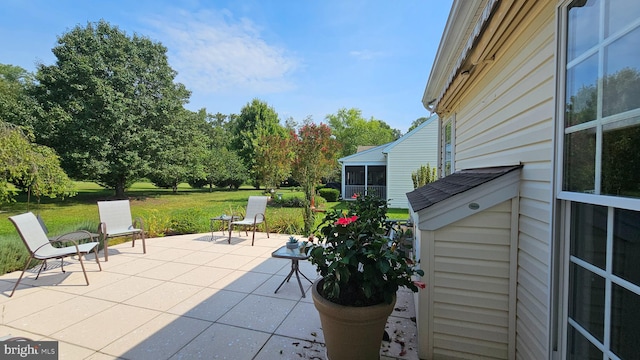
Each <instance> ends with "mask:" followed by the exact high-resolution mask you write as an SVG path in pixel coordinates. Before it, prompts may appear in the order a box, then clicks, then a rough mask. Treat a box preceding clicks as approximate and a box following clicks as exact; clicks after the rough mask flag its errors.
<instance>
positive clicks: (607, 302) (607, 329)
mask: <svg viewBox="0 0 640 360" xmlns="http://www.w3.org/2000/svg"><path fill="white" fill-rule="evenodd" d="M613 214H614V208H613V207H608V208H607V250H606V252H607V253H606V265H605V267H606V271H605V273H606V277H605V287H604V339H603V340H604V344H603V345H604V348H605V349H606V351H605V353H610V352H611V351H610V350H611V301H612V296H611V294H612V285H611V274H612V273H613V220H614V219H613Z"/></svg>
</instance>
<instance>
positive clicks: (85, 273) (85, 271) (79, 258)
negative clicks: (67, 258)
mask: <svg viewBox="0 0 640 360" xmlns="http://www.w3.org/2000/svg"><path fill="white" fill-rule="evenodd" d="M78 260H80V266H82V273H83V274H84V279H85V280H86V281H87V285H89V277H88V276H87V270H85V268H84V262H82V254H81V253H78Z"/></svg>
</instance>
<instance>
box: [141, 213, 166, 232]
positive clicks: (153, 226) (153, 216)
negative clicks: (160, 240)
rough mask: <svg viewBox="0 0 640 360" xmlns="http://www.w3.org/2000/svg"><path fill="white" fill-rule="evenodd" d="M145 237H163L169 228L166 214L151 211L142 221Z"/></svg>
mask: <svg viewBox="0 0 640 360" xmlns="http://www.w3.org/2000/svg"><path fill="white" fill-rule="evenodd" d="M143 221H144V227H145V229H144V230H145V231H146V232H147V237H158V236H164V235H165V234H166V233H167V231H168V230H169V227H170V222H171V221H170V218H169V215H168V214H167V213H166V212H161V211H158V210H156V209H154V210H151V211H150V212H149V214H147V215H146V216H145V218H144V219H143Z"/></svg>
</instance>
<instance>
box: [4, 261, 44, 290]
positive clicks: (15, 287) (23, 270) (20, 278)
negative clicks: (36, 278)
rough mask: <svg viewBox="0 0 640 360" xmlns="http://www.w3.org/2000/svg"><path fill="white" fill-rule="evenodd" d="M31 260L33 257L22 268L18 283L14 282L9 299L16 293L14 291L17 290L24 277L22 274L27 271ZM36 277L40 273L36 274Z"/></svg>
mask: <svg viewBox="0 0 640 360" xmlns="http://www.w3.org/2000/svg"><path fill="white" fill-rule="evenodd" d="M32 259H33V257H30V258H29V260H27V264H26V265H25V266H24V269H22V274H20V277H19V278H18V281H16V285H15V286H14V287H13V290H11V295H9V297H12V296H13V293H14V292H16V289H17V288H18V285H19V284H20V280H22V277H23V276H24V272H25V271H27V269H28V268H29V264H31V260H32ZM38 275H40V273H39V272H38Z"/></svg>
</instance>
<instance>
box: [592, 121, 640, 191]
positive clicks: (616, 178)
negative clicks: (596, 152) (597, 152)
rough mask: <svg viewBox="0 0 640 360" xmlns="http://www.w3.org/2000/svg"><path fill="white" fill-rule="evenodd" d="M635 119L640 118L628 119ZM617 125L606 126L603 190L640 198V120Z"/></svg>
mask: <svg viewBox="0 0 640 360" xmlns="http://www.w3.org/2000/svg"><path fill="white" fill-rule="evenodd" d="M633 122H640V118H636V119H629V120H627V121H626V123H633ZM616 125H621V124H618V123H616V124H609V125H607V126H605V127H604V128H603V129H604V133H603V137H602V190H601V193H602V194H605V195H614V196H625V197H634V198H640V170H639V169H640V124H639V123H636V124H633V125H632V126H628V127H624V126H622V127H619V128H615V126H616ZM612 128H613V130H611V129H612Z"/></svg>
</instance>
